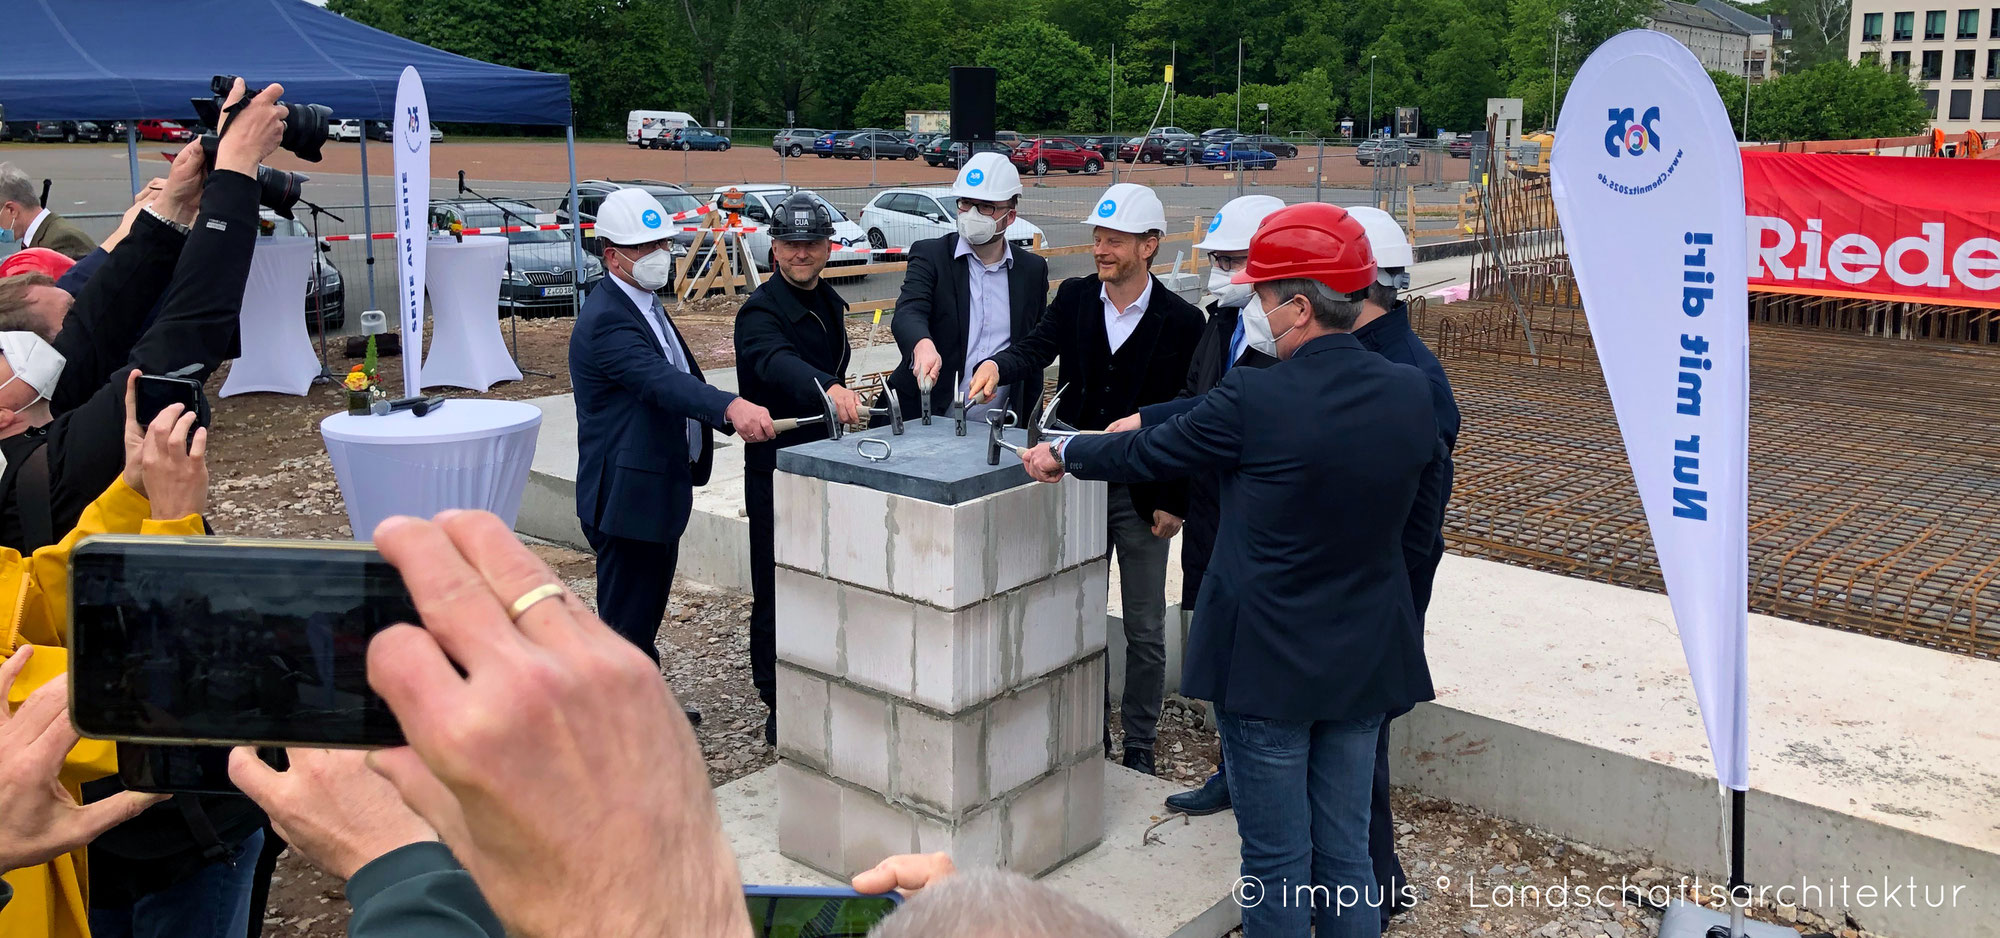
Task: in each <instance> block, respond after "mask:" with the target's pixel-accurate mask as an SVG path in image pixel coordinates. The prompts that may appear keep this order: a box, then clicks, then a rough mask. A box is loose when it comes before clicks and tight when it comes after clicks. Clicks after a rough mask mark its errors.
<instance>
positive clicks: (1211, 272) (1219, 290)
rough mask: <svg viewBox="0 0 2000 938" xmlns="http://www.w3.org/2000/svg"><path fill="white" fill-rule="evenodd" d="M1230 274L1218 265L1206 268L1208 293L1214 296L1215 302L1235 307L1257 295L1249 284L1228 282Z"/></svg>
mask: <svg viewBox="0 0 2000 938" xmlns="http://www.w3.org/2000/svg"><path fill="white" fill-rule="evenodd" d="M1230 276H1231V274H1230V273H1229V271H1226V270H1223V269H1221V268H1219V267H1210V268H1209V269H1208V293H1209V295H1210V296H1213V297H1215V302H1217V303H1218V304H1221V305H1223V306H1227V307H1231V308H1235V307H1239V306H1242V305H1243V304H1245V303H1248V302H1250V298H1251V297H1253V296H1256V295H1257V291H1256V288H1255V287H1253V286H1252V285H1251V284H1247V283H1230V282H1229V278H1230Z"/></svg>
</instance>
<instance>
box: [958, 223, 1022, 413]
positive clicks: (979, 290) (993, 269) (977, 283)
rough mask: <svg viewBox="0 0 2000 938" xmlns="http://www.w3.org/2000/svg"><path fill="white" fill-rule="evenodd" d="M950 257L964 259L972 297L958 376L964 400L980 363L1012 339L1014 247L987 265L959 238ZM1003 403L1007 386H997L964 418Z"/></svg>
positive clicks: (967, 314)
mask: <svg viewBox="0 0 2000 938" xmlns="http://www.w3.org/2000/svg"><path fill="white" fill-rule="evenodd" d="M952 257H953V258H954V259H957V258H961V257H962V258H965V259H966V261H965V270H966V274H967V283H968V285H969V286H970V287H971V290H970V293H971V297H972V308H971V309H969V310H967V311H966V324H965V369H964V371H965V373H964V374H962V375H960V376H959V379H958V382H959V383H958V399H959V400H964V399H965V392H966V391H967V390H968V389H969V388H971V387H972V372H973V371H974V370H975V369H977V368H978V367H979V365H980V363H982V362H984V361H986V360H987V359H989V358H992V357H993V356H995V355H998V354H1000V352H1001V351H1003V350H1005V349H1006V348H1007V345H1008V344H1009V343H1010V342H1011V341H1012V340H1013V336H1014V314H1013V294H1012V292H1011V291H1010V290H1009V289H1008V287H1007V274H1008V272H1009V271H1010V270H1012V269H1013V267H1014V246H1013V245H1011V244H1010V245H1007V246H1006V250H1005V253H1003V254H1001V255H1000V260H999V262H997V263H993V264H988V263H986V262H984V261H982V260H980V259H979V256H978V255H976V254H974V253H972V244H971V243H970V242H968V241H966V240H965V239H964V238H962V237H961V238H959V239H958V249H957V250H956V251H954V252H952ZM1005 406H1007V389H1006V388H1000V389H999V390H997V391H995V392H994V394H993V400H992V401H991V402H990V403H989V404H988V405H987V406H985V407H976V408H974V409H973V410H971V411H968V412H967V413H966V419H968V420H983V419H985V412H986V411H989V410H992V409H994V408H996V407H1005Z"/></svg>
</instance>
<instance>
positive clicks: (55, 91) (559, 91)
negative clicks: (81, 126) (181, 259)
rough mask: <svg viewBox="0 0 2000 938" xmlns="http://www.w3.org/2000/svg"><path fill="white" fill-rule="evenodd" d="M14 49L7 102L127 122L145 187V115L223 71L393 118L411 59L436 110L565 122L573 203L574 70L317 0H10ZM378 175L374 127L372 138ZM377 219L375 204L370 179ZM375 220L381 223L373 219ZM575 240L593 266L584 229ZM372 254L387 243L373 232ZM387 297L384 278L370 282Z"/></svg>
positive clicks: (11, 107)
mask: <svg viewBox="0 0 2000 938" xmlns="http://www.w3.org/2000/svg"><path fill="white" fill-rule="evenodd" d="M0 22H5V23H6V24H7V40H8V41H7V45H8V51H7V54H6V55H5V56H0V107H4V108H5V109H6V117H7V119H8V120H97V119H107V118H110V119H124V120H125V121H126V124H127V129H126V132H125V144H126V154H127V161H128V162H129V163H130V167H131V174H132V191H133V192H135V193H136V192H137V191H138V188H139V156H138V138H137V135H136V131H135V130H133V129H132V126H131V125H132V123H133V122H134V121H135V120H136V119H138V118H193V117H194V116H195V113H194V106H193V105H192V104H190V103H189V99H190V98H195V97H207V96H208V95H209V88H208V82H209V79H210V77H211V76H214V75H218V74H226V75H241V76H243V78H244V79H245V81H247V82H249V83H250V85H251V86H252V87H258V86H262V85H267V84H270V83H271V82H279V83H281V84H283V85H284V86H285V100H287V101H296V102H299V103H311V104H324V105H326V106H327V107H330V108H332V109H333V115H334V116H335V117H336V118H353V119H359V120H388V119H390V118H392V117H393V116H394V114H393V111H394V109H395V105H396V83H397V81H398V79H399V78H400V77H401V75H402V72H403V68H404V66H411V65H413V66H416V69H417V72H418V74H420V75H422V76H423V80H424V96H425V97H426V98H427V99H428V101H429V104H430V111H431V118H432V119H433V120H441V121H465V122H473V123H494V124H540V125H550V126H559V127H563V128H565V136H566V138H567V140H568V144H569V177H570V200H571V201H570V204H572V205H574V204H576V201H575V200H576V129H575V127H574V125H573V121H572V112H571V109H570V96H569V76H567V75H550V74H545V73H542V72H531V71H527V70H524V69H518V68H508V67H506V66H502V65H494V64H491V63H489V62H481V61H479V60H477V59H469V58H466V57H464V56H461V55H453V54H451V53H449V52H444V51H442V50H438V49H433V48H431V47H430V46H426V45H423V44H422V43H418V42H412V41H410V40H408V39H404V38H402V37H400V36H394V35H390V34H389V33H385V32H382V31H381V30H378V29H374V28H372V27H368V26H363V25H362V24H360V23H357V22H354V21H353V20H350V19H347V18H346V17H343V16H340V15H338V14H334V13H329V12H327V11H326V10H323V9H321V8H319V7H317V6H314V5H312V4H310V3H307V2H305V0H176V2H174V3H160V2H151V0H0ZM360 142H361V172H362V175H363V176H364V177H366V175H367V173H368V135H367V134H365V133H364V134H362V135H361V141H360ZM361 192H362V205H363V217H364V225H365V224H366V216H367V212H368V209H369V207H370V206H369V205H368V202H369V198H368V187H367V186H366V185H363V186H362V187H361ZM371 231H372V229H371ZM570 243H571V245H572V250H573V252H574V253H575V255H576V256H575V258H574V259H575V261H576V265H577V267H578V268H581V267H582V251H583V246H582V236H581V233H579V232H575V231H572V233H571V238H570ZM368 257H369V263H370V264H373V263H374V242H373V240H372V239H371V240H370V241H369V248H368ZM369 292H370V296H369V305H371V306H373V305H374V296H373V292H374V282H373V278H370V282H369Z"/></svg>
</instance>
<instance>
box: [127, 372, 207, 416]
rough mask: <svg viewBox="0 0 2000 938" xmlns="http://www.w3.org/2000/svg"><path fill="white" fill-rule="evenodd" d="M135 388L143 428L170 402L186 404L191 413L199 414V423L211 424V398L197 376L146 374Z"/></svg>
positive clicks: (140, 378) (140, 377) (184, 405)
mask: <svg viewBox="0 0 2000 938" xmlns="http://www.w3.org/2000/svg"><path fill="white" fill-rule="evenodd" d="M133 390H134V391H135V394H136V401H137V409H138V412H139V414H138V416H139V426H141V427H144V426H146V425H147V424H150V423H152V422H153V418H155V417H158V416H159V415H160V411H163V410H166V409H167V405H169V404H179V405H181V406H183V407H186V408H187V412H188V413H191V414H194V415H195V425H196V426H200V427H205V426H208V399H207V396H206V395H204V394H202V391H201V382H199V381H196V380H194V379H193V378H180V377H175V376H172V375H144V374H142V375H140V376H139V381H138V384H137V386H136V387H135V388H134V389H133Z"/></svg>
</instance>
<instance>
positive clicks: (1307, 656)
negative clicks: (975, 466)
mask: <svg viewBox="0 0 2000 938" xmlns="http://www.w3.org/2000/svg"><path fill="white" fill-rule="evenodd" d="M1374 267H1375V265H1374V260H1373V257H1372V255H1371V254H1370V253H1369V251H1368V246H1367V241H1366V235H1365V234H1364V233H1363V232H1362V230H1361V225H1360V223H1358V222H1356V221H1355V220H1353V219H1351V218H1348V217H1347V215H1346V213H1345V212H1344V211H1342V210H1341V209H1340V208H1338V207H1337V206H1332V205H1326V204H1323V203H1307V204H1304V205H1295V206H1292V207H1290V208H1287V209H1284V210H1282V211H1280V212H1277V213H1274V214H1272V215H1271V216H1270V217H1269V218H1267V219H1266V220H1265V221H1264V223H1263V225H1262V226H1261V227H1260V228H1259V229H1258V231H1257V235H1256V237H1255V238H1253V239H1252V241H1251V246H1250V260H1249V263H1248V264H1247V265H1246V266H1245V269H1244V271H1243V273H1240V274H1238V275H1237V279H1240V280H1242V281H1244V282H1247V283H1254V284H1256V295H1255V298H1254V299H1253V301H1252V302H1251V304H1250V305H1249V306H1247V307H1246V308H1245V311H1244V314H1245V315H1252V316H1262V317H1264V318H1265V319H1266V320H1267V321H1268V322H1269V323H1270V325H1271V329H1272V331H1273V338H1274V340H1275V342H1276V345H1277V353H1278V358H1279V359H1281V361H1280V362H1279V363H1278V364H1276V365H1273V366H1271V367H1269V368H1262V369H1252V368H1239V369H1233V370H1231V371H1230V372H1229V373H1228V374H1227V375H1225V376H1224V377H1223V380H1222V382H1221V383H1220V384H1218V385H1217V386H1216V387H1215V388H1214V390H1212V391H1210V392H1209V393H1208V394H1205V395H1203V396H1202V397H1200V398H1190V399H1188V401H1187V402H1186V403H1184V404H1182V405H1180V407H1179V411H1180V412H1179V413H1177V414H1176V415H1175V416H1173V417H1172V418H1170V419H1167V420H1165V421H1164V422H1162V423H1160V424H1158V425H1155V426H1149V427H1147V428H1145V429H1142V430H1138V431H1135V432H1131V433H1121V434H1111V435H1105V436H1079V437H1074V438H1069V439H1066V440H1064V439H1059V440H1058V441H1057V443H1056V445H1054V446H1047V445H1044V446H1038V447H1035V448H1033V449H1030V450H1027V451H1026V452H1024V453H1023V454H1022V461H1023V464H1024V466H1025V467H1026V468H1027V470H1028V473H1029V475H1031V476H1033V477H1034V478H1036V479H1039V480H1042V481H1055V480H1056V479H1059V478H1060V477H1061V476H1062V474H1063V473H1064V472H1065V471H1067V472H1069V473H1071V474H1074V475H1076V476H1078V477H1079V478H1085V479H1105V480H1108V481H1120V480H1123V481H1140V480H1146V479H1160V478H1178V477H1185V476H1188V475H1192V474H1196V473H1199V472H1219V473H1221V474H1222V499H1223V502H1224V503H1225V504H1226V505H1228V506H1229V509H1228V511H1227V513H1225V514H1224V515H1223V517H1222V525H1221V529H1220V531H1219V533H1218V534H1217V537H1216V548H1215V557H1214V561H1213V563H1212V565H1211V566H1210V568H1209V572H1210V576H1209V577H1208V578H1207V581H1206V582H1205V583H1204V588H1203V589H1202V591H1201V605H1200V607H1199V608H1198V609H1197V610H1196V612H1195V619H1194V630H1193V632H1192V633H1191V634H1190V635H1189V637H1188V642H1189V645H1188V654H1187V662H1186V670H1185V672H1184V673H1183V677H1182V681H1181V686H1182V689H1183V690H1184V691H1185V692H1186V693H1187V694H1188V695H1189V696H1191V697H1196V698H1200V699H1205V700H1209V701H1212V702H1213V703H1214V704H1215V707H1216V711H1217V715H1218V720H1219V722H1220V724H1221V729H1222V745H1223V749H1224V751H1225V752H1226V753H1227V754H1228V759H1229V786H1230V789H1231V795H1232V796H1233V799H1232V800H1233V801H1234V803H1235V809H1236V829H1237V833H1238V834H1239V835H1240V837H1241V838H1242V841H1243V868H1242V873H1243V875H1244V877H1245V878H1246V879H1249V878H1251V877H1254V878H1255V879H1256V880H1257V881H1260V882H1263V883H1266V884H1270V883H1282V884H1285V892H1286V894H1288V895H1291V894H1295V893H1297V892H1298V890H1299V887H1301V886H1303V885H1305V884H1308V883H1309V884H1311V888H1312V890H1313V891H1314V892H1315V893H1316V895H1317V896H1319V897H1333V896H1340V897H1343V899H1344V903H1334V902H1330V901H1328V900H1327V899H1325V898H1321V899H1319V901H1318V902H1316V903H1313V904H1311V905H1317V906H1318V908H1316V909H1315V908H1312V907H1310V905H1309V904H1307V903H1302V902H1264V903H1261V904H1257V905H1255V906H1254V907H1246V908H1244V909H1243V930H1244V934H1245V935H1248V936H1251V938H1260V936H1265V935H1305V934H1308V933H1317V934H1318V935H1320V936H1322V938H1374V936H1376V935H1379V934H1380V933H1381V921H1380V917H1379V916H1380V912H1379V908H1380V907H1381V906H1382V904H1383V902H1382V895H1381V892H1380V890H1379V887H1378V886H1377V884H1376V879H1375V871H1374V865H1373V863H1372V862H1371V861H1370V857H1369V851H1368V805H1369V799H1370V782H1371V778H1372V776H1373V770H1374V763H1375V742H1376V738H1377V736H1378V735H1379V732H1380V730H1381V726H1382V722H1383V719H1384V717H1385V715H1386V714H1387V713H1390V712H1395V711H1398V710H1401V709H1404V708H1408V707H1410V706H1412V705H1413V704H1415V703H1416V702H1417V701H1421V700H1429V699H1431V698H1432V697H1433V696H1434V692H1433V689H1432V686H1431V678H1430V671H1429V667H1428V665H1427V663H1426V662H1425V660H1424V651H1423V636H1422V631H1421V626H1420V624H1419V622H1418V619H1417V616H1416V610H1415V608H1414V606H1413V604H1412V602H1411V598H1410V590H1409V584H1408V574H1407V571H1406V569H1405V566H1404V559H1403V550H1402V545H1403V537H1404V530H1405V526H1406V524H1407V522H1408V521H1409V518H1410V514H1411V507H1412V505H1413V504H1414V503H1415V501H1416V498H1417V488H1418V485H1419V483H1420V480H1421V477H1422V475H1423V469H1424V466H1425V465H1426V464H1427V463H1428V462H1429V461H1430V459H1431V458H1432V455H1433V453H1434V452H1435V448H1436V446H1437V431H1436V428H1435V425H1434V422H1433V420H1432V417H1431V400H1430V389H1429V383H1428V381H1427V380H1426V379H1425V377H1424V375H1423V373H1422V372H1420V371H1418V370H1417V369H1415V368H1412V367H1410V366H1408V365H1399V364H1395V363H1393V362H1390V361H1387V360H1385V359H1384V358H1383V357H1382V356H1380V355H1377V354H1374V353H1372V352H1370V351H1368V350H1367V348H1366V347H1365V346H1363V345H1362V343H1361V341H1360V340H1358V339H1356V338H1355V337H1354V336H1353V335H1351V334H1349V333H1350V330H1352V329H1353V328H1354V322H1355V319H1356V317H1357V316H1358V315H1359V313H1360V309H1359V305H1360V304H1359V302H1358V299H1359V297H1360V296H1361V295H1362V294H1363V293H1364V292H1365V290H1366V289H1367V287H1368V285H1369V284H1370V283H1371V282H1372V281H1373V280H1374V275H1375V274H1374Z"/></svg>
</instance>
